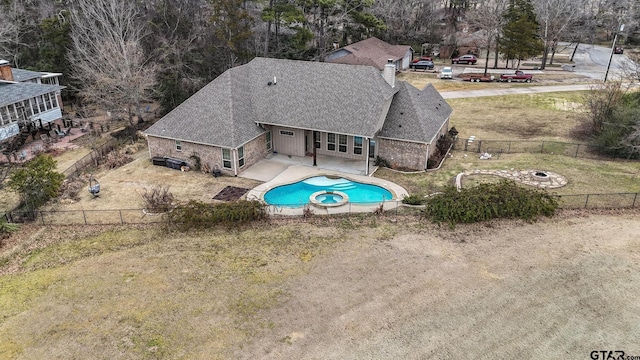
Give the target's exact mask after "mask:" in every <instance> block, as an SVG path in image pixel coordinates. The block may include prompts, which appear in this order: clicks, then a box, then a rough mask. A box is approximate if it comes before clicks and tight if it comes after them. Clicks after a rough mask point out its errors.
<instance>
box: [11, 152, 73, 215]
mask: <svg viewBox="0 0 640 360" xmlns="http://www.w3.org/2000/svg"><path fill="white" fill-rule="evenodd" d="M63 180H64V175H62V174H60V173H58V172H57V171H56V161H55V160H54V159H53V158H52V157H51V156H49V155H44V154H41V155H38V156H36V157H35V158H33V159H31V160H29V161H28V162H27V163H26V164H24V166H23V167H21V168H20V169H18V170H16V172H14V173H13V175H11V178H10V179H9V183H8V185H9V188H11V189H12V190H14V191H16V192H17V193H18V194H20V197H21V200H22V204H23V205H24V209H25V210H26V211H27V212H29V213H30V214H31V215H32V216H33V215H35V214H34V211H35V210H36V209H37V208H38V207H40V206H42V205H44V204H46V203H47V201H49V199H51V198H54V197H56V196H57V195H58V193H59V191H60V187H61V186H62V181H63Z"/></svg>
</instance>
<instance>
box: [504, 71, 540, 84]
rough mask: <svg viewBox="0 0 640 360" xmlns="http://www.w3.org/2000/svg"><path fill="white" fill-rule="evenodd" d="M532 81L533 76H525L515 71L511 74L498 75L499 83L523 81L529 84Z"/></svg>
mask: <svg viewBox="0 0 640 360" xmlns="http://www.w3.org/2000/svg"><path fill="white" fill-rule="evenodd" d="M531 80H533V75H531V74H525V73H524V72H523V71H522V70H516V72H515V73H513V74H502V75H500V81H506V82H512V81H524V82H531Z"/></svg>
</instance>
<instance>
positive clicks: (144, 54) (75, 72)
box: [0, 0, 640, 121]
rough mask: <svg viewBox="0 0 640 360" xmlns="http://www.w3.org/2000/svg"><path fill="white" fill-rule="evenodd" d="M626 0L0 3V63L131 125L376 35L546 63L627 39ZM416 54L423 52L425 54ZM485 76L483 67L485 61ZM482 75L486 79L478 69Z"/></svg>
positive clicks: (630, 31) (632, 17)
mask: <svg viewBox="0 0 640 360" xmlns="http://www.w3.org/2000/svg"><path fill="white" fill-rule="evenodd" d="M637 6H638V5H637V4H636V2H635V1H634V0H438V1H433V0H429V1H427V0H255V1H250V0H0V58H5V59H7V60H10V61H11V62H12V64H13V65H14V66H16V67H20V68H26V69H33V70H39V71H51V72H60V73H62V74H64V79H63V81H62V82H63V84H64V85H66V86H67V87H68V91H67V94H68V96H70V97H73V98H77V99H81V100H82V102H83V103H87V104H96V105H99V106H100V107H101V108H104V109H107V110H109V111H111V112H112V113H116V114H117V113H121V114H122V115H123V116H125V117H128V118H129V119H130V120H131V121H133V119H134V116H135V115H136V114H137V115H138V117H140V116H142V114H141V111H140V103H142V102H145V101H148V100H151V99H155V100H157V101H159V103H160V104H161V106H162V108H163V110H164V111H169V110H171V109H173V108H175V107H176V106H177V105H178V104H180V103H181V102H183V101H184V100H185V99H186V98H188V97H189V96H190V95H192V94H193V93H194V92H195V91H197V90H198V89H200V88H201V87H203V86H204V85H205V84H207V83H208V82H210V81H211V80H212V79H214V78H215V77H217V76H218V75H219V74H221V73H222V72H224V71H225V70H227V69H229V68H230V67H232V66H235V65H238V64H243V63H246V62H248V61H250V60H251V59H252V58H253V57H255V56H265V57H277V58H287V59H302V60H317V61H323V60H324V58H325V56H326V55H327V53H328V52H330V51H331V50H332V49H334V48H335V47H337V46H344V45H347V44H349V43H353V42H356V41H359V40H363V39H366V38H369V37H371V36H376V37H379V38H381V39H382V40H385V41H388V42H390V43H392V44H407V45H411V46H412V47H413V48H414V49H415V50H416V52H423V51H426V52H430V51H431V50H432V47H439V46H443V47H448V48H451V49H454V51H455V49H457V47H458V45H459V44H460V43H462V42H463V41H464V38H465V36H467V35H468V34H477V35H479V40H477V41H475V45H476V47H477V48H478V49H482V50H484V53H485V54H486V56H487V60H489V53H490V52H493V53H494V54H495V56H494V59H495V60H494V64H493V67H497V66H498V59H500V58H501V59H504V60H507V63H509V61H511V64H512V65H513V66H518V64H519V63H520V61H521V60H524V59H529V58H531V57H534V56H541V58H542V60H541V64H540V67H541V68H542V69H544V67H545V66H546V65H547V64H548V63H553V56H554V53H555V49H556V48H557V47H558V43H559V42H560V41H571V42H574V43H576V42H594V41H595V40H596V39H598V38H602V39H606V38H608V37H612V36H613V35H614V34H615V32H616V31H618V29H619V25H620V24H621V23H625V24H626V29H627V30H626V31H625V34H623V35H624V36H623V38H624V40H625V41H627V42H633V41H638V42H640V39H636V36H635V35H634V34H636V33H635V32H634V29H635V28H636V23H637V20H638V14H637V12H638V11H637ZM425 46H426V47H425ZM486 63H487V64H486V66H487V67H488V66H490V64H489V61H487V62H486ZM485 70H486V69H485Z"/></svg>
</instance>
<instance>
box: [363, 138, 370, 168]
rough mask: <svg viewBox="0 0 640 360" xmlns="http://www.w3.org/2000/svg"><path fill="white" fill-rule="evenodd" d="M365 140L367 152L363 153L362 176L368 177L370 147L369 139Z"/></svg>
mask: <svg viewBox="0 0 640 360" xmlns="http://www.w3.org/2000/svg"><path fill="white" fill-rule="evenodd" d="M366 139H367V151H366V152H365V159H364V166H365V168H364V175H365V176H369V146H370V144H369V141H370V139H369V138H366Z"/></svg>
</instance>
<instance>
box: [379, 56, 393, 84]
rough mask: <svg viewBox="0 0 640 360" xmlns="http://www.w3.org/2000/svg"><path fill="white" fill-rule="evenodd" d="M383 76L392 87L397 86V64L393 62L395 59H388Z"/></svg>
mask: <svg viewBox="0 0 640 360" xmlns="http://www.w3.org/2000/svg"><path fill="white" fill-rule="evenodd" d="M382 77H383V78H384V79H385V80H387V83H389V85H391V87H396V65H395V64H394V63H393V59H389V60H387V63H386V64H385V65H384V71H383V73H382Z"/></svg>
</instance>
